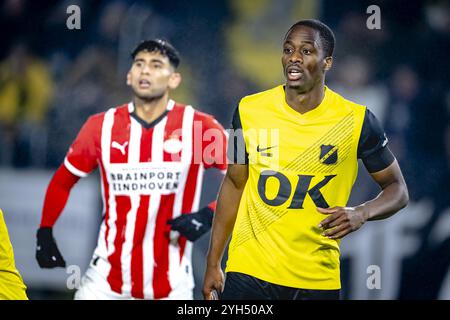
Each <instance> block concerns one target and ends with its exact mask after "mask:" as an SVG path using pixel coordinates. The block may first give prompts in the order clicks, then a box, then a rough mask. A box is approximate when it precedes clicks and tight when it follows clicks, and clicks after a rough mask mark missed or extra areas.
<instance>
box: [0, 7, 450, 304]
mask: <svg viewBox="0 0 450 320" xmlns="http://www.w3.org/2000/svg"><path fill="white" fill-rule="evenodd" d="M73 4H76V5H78V6H79V8H80V13H81V29H79V30H77V29H74V30H69V29H68V27H67V25H66V21H67V19H68V17H69V16H70V13H67V11H66V10H67V8H68V7H69V6H70V5H73ZM373 4H375V5H378V6H379V8H380V13H381V29H373V30H371V29H369V28H368V27H367V25H366V21H367V19H368V18H369V16H370V15H371V13H367V12H366V10H367V7H368V6H369V5H373ZM0 6H1V12H0V33H1V43H2V50H1V51H0V207H2V208H3V210H4V213H5V219H6V222H7V225H8V227H9V228H10V233H11V234H10V236H11V238H12V242H13V246H14V247H15V251H16V260H17V261H16V262H17V267H18V269H19V271H21V272H22V276H23V277H24V280H25V283H26V284H27V285H28V287H29V295H30V297H31V298H49V297H50V298H70V297H71V294H72V292H73V291H71V290H69V288H68V287H67V286H66V281H64V280H63V281H56V282H55V281H53V282H52V281H51V280H49V279H51V278H52V276H51V272H52V271H41V270H38V268H37V264H36V263H35V262H34V254H33V252H34V233H35V230H36V228H37V224H38V223H39V216H40V210H41V206H42V201H43V195H44V192H45V188H46V183H47V182H48V180H49V179H50V177H51V174H52V172H53V170H54V169H55V168H56V167H57V166H59V165H60V164H61V161H62V160H63V159H64V156H65V153H66V152H67V149H68V147H69V145H70V143H71V142H72V140H73V139H74V138H75V136H76V134H77V133H78V130H79V129H80V128H81V126H82V124H83V123H84V121H85V120H86V119H87V118H88V116H90V115H92V114H94V113H97V112H101V111H104V110H106V109H108V108H110V107H113V106H117V105H120V104H124V103H127V102H128V101H129V99H130V91H129V90H128V88H127V86H126V85H125V76H126V72H127V71H128V68H129V66H130V62H131V60H130V52H131V50H132V49H133V48H134V46H135V45H136V44H137V43H139V41H140V40H143V39H146V38H153V37H159V38H165V39H168V40H169V41H170V42H172V43H173V44H174V46H175V47H176V48H177V49H178V50H179V51H180V53H181V58H182V62H181V66H180V72H181V73H182V75H183V79H184V80H183V83H182V85H181V87H180V88H179V89H177V90H176V91H175V92H174V97H175V99H176V100H178V101H179V102H182V103H186V104H192V105H193V106H195V107H196V108H197V109H199V110H202V111H205V112H208V113H211V114H213V115H214V116H215V117H216V118H217V119H218V120H219V122H221V123H222V124H223V125H224V126H225V127H228V125H229V122H230V118H231V114H232V112H233V111H234V108H235V107H236V105H237V103H238V102H239V100H240V98H241V97H243V96H244V95H248V94H252V93H255V92H257V91H261V90H265V89H268V88H271V87H274V86H276V85H278V84H280V83H282V82H283V74H282V69H281V60H280V58H281V53H282V52H281V48H282V39H283V36H284V34H285V32H286V31H287V29H288V28H289V27H290V26H291V25H292V24H293V23H295V22H296V21H297V20H300V19H303V18H316V19H320V20H322V21H323V22H325V23H326V24H327V25H329V26H330V27H331V28H332V30H333V31H334V33H335V36H336V39H337V43H336V49H335V60H334V65H333V69H332V70H331V71H330V72H328V75H327V84H328V86H329V87H330V88H331V89H333V90H335V91H337V92H339V93H341V94H342V95H344V96H345V97H346V98H348V99H351V100H354V101H356V102H358V103H360V104H364V105H367V106H368V107H369V108H370V109H371V110H372V111H373V112H374V113H375V115H376V116H377V117H378V119H379V120H380V121H381V122H382V124H383V126H384V128H385V130H386V132H387V135H388V137H389V139H390V146H391V149H392V150H393V152H394V153H395V155H396V156H397V159H398V161H399V163H400V165H401V167H402V169H403V172H404V175H405V178H406V181H407V184H408V187H409V190H410V197H411V204H410V205H409V207H408V208H407V209H405V210H404V211H403V212H402V213H400V214H398V216H399V217H397V216H394V217H393V218H392V219H389V220H386V221H384V222H373V223H369V224H373V225H374V226H370V227H369V226H368V225H369V224H367V225H366V226H364V228H363V229H362V230H360V231H358V233H357V234H356V233H355V235H351V236H349V237H348V238H346V239H345V240H344V241H343V243H342V269H343V276H342V281H343V298H346V299H405V298H412V299H414V298H429V299H438V298H439V299H450V196H449V195H450V192H449V190H450V188H449V187H448V181H450V124H449V119H450V86H449V84H450V80H449V72H450V59H449V58H448V56H449V54H450V4H449V2H448V1H431V0H429V1H426V0H424V1H419V0H410V1H366V0H363V1H335V0H320V1H319V0H318V1H313V0H311V1H306V0H277V1H270V0H248V1H240V0H222V1H207V0H196V1H176V0H173V1H156V0H155V1H132V0H117V1H87V0H85V1H83V0H79V1H75V0H74V1H56V0H46V1H26V0H5V1H2V2H1V5H0ZM360 171H361V172H360V179H359V180H358V182H357V184H356V186H355V189H354V192H353V194H352V197H351V203H353V204H356V203H359V202H361V201H364V200H367V199H368V198H369V197H372V196H374V195H376V193H377V192H378V190H377V188H376V186H375V185H374V184H373V183H372V182H371V181H370V177H368V175H367V174H365V173H364V169H361V170H360ZM39 179H40V180H39ZM208 179H209V180H206V181H207V183H208V181H210V182H209V183H211V184H214V185H215V186H218V184H219V183H220V181H219V180H218V178H217V175H212V176H210V177H209V178H208ZM35 180H36V181H38V180H39V181H40V182H36V183H35V184H33V181H35ZM94 180H95V179H94ZM33 186H34V189H33ZM91 187H92V188H93V189H89V188H91ZM80 188H81V187H80ZM86 188H87V189H86V190H88V191H89V190H94V191H92V192H88V194H94V196H96V192H98V185H96V184H95V183H92V184H90V185H89V186H87V187H86ZM24 190H28V192H30V194H33V193H35V194H37V196H35V197H31V196H30V197H28V196H27V195H26V194H25V192H26V191H24ZM33 190H35V191H33ZM215 191H217V188H216V189H215V190H214V189H211V188H209V189H208V190H205V194H204V195H203V198H202V201H203V202H205V203H206V202H207V201H209V200H211V198H213V197H214V192H215ZM75 197H76V196H75ZM80 197H83V196H82V195H81V196H80ZM208 198H209V199H208ZM74 201H75V200H74ZM99 201H100V194H99V192H98V197H95V199H94V200H93V203H94V204H95V205H94V206H93V208H90V209H91V210H92V212H93V214H95V215H96V219H99V215H100V212H101V209H100V208H99V207H98V206H99V204H98V202H99ZM23 202H29V203H30V204H29V205H28V206H26V208H27V209H25V207H24V205H23ZM18 203H20V205H18ZM80 208H81V209H80V210H85V209H83V206H80ZM30 210H31V211H33V212H28V211H30ZM25 211H27V212H26V213H25ZM75 211H76V210H75ZM21 214H23V215H24V218H23V219H18V218H17V216H20V215H21ZM30 215H32V216H33V217H34V218H31V220H29V221H31V222H24V220H26V219H28V218H26V217H30ZM63 215H65V214H63ZM15 217H16V218H15ZM94 222H95V220H94ZM21 224H22V225H23V224H25V225H26V226H25V227H20V225H21ZM56 228H58V227H56ZM80 228H81V229H82V230H85V231H86V230H89V232H90V233H92V234H93V235H92V236H91V235H89V237H90V238H89V239H94V240H93V241H88V244H87V245H86V250H85V251H86V252H83V253H82V254H83V256H86V259H87V260H83V261H85V263H87V262H86V261H88V259H89V257H90V256H91V252H92V246H93V245H94V244H95V237H96V232H97V229H96V227H91V226H90V227H89V228H83V227H82V226H81V227H80ZM23 239H29V240H27V241H23ZM61 240H62V239H61ZM66 240H67V239H66ZM77 241H78V240H77V239H71V240H70V241H69V242H70V243H71V245H72V246H76V242H77ZM207 242H208V237H207V236H205V237H203V238H202V239H201V241H199V242H198V243H196V252H195V254H194V259H195V261H194V264H196V265H197V273H196V280H197V290H198V291H197V293H196V294H197V297H200V294H199V289H198V287H199V284H200V282H201V278H202V276H203V273H202V272H203V268H204V265H203V264H204V261H203V260H202V259H204V254H205V251H206V249H207ZM25 247H27V249H24V248H25ZM22 248H23V249H22ZM21 250H23V252H22V251H21ZM25 252H26V253H25ZM63 254H64V252H63ZM68 262H69V264H70V261H68ZM30 265H32V266H30ZM370 265H378V266H380V268H381V276H382V285H381V288H376V289H375V290H371V289H369V288H368V286H367V285H366V282H365V280H366V279H367V277H368V276H369V274H368V271H367V270H368V269H367V268H368V267H369V266H370ZM85 267H86V265H82V266H81V268H82V269H83V270H84V268H85ZM44 273H45V274H46V276H44ZM39 277H42V279H43V280H38V278H39ZM66 277H67V275H66Z"/></svg>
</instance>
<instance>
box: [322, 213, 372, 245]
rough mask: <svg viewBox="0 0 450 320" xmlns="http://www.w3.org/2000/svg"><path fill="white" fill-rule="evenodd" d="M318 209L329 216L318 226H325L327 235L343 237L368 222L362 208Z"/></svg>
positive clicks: (329, 236) (337, 237) (333, 237)
mask: <svg viewBox="0 0 450 320" xmlns="http://www.w3.org/2000/svg"><path fill="white" fill-rule="evenodd" d="M317 211H319V212H320V213H323V214H328V215H329V216H328V217H327V218H326V219H324V220H322V221H321V222H320V223H319V225H318V227H319V228H323V230H324V233H323V235H324V236H325V237H328V238H330V239H341V238H343V237H344V236H346V235H347V234H349V233H350V232H353V231H356V230H358V229H359V228H361V226H362V225H363V224H364V223H365V222H366V220H367V218H366V215H365V213H364V212H363V211H362V209H360V208H358V207H356V208H353V207H333V208H326V209H325V208H319V207H318V208H317Z"/></svg>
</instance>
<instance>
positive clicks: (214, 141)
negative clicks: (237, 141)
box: [199, 113, 228, 170]
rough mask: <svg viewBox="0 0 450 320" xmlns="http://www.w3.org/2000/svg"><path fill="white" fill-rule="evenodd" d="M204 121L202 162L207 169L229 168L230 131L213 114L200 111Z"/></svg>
mask: <svg viewBox="0 0 450 320" xmlns="http://www.w3.org/2000/svg"><path fill="white" fill-rule="evenodd" d="M199 117H200V118H201V121H202V128H203V130H202V155H203V156H202V162H203V166H204V167H205V169H208V168H217V169H219V170H226V169H227V158H226V155H227V140H228V133H227V132H226V131H225V129H224V127H223V126H222V125H221V124H220V123H219V122H218V121H217V120H216V119H215V118H214V117H212V116H210V115H207V114H205V113H199Z"/></svg>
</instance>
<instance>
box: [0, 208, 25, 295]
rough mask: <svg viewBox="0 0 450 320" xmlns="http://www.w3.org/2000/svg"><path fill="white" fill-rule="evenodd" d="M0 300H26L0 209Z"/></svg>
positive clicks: (23, 286) (23, 285)
mask: <svg viewBox="0 0 450 320" xmlns="http://www.w3.org/2000/svg"><path fill="white" fill-rule="evenodd" d="M0 300H28V297H27V294H26V286H25V284H24V283H23V280H22V277H21V276H20V274H19V271H17V269H16V266H15V263H14V253H13V248H12V246H11V242H10V240H9V235H8V230H7V229H6V224H5V221H4V219H3V212H2V210H1V209H0Z"/></svg>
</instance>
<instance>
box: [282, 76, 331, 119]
mask: <svg viewBox="0 0 450 320" xmlns="http://www.w3.org/2000/svg"><path fill="white" fill-rule="evenodd" d="M324 92H325V91H324V84H323V83H319V84H318V85H316V86H315V87H314V88H313V89H312V90H310V91H308V92H298V91H297V90H296V89H294V88H288V87H287V86H286V87H285V96H286V103H287V104H288V105H289V106H290V107H291V108H293V109H294V110H295V111H297V112H299V113H301V114H303V113H306V112H308V111H311V110H313V109H315V108H316V107H318V106H319V105H320V103H321V102H322V100H323V98H324V96H325V93H324Z"/></svg>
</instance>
